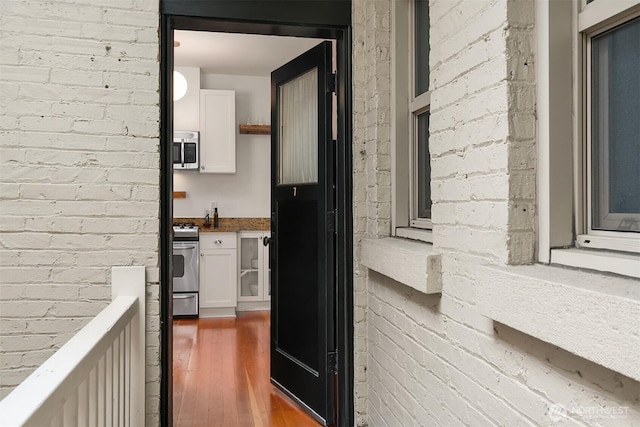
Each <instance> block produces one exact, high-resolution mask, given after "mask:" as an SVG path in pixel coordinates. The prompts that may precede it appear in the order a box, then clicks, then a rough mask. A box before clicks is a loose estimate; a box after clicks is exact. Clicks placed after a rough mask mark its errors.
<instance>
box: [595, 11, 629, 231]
mask: <svg viewBox="0 0 640 427" xmlns="http://www.w3.org/2000/svg"><path fill="white" fill-rule="evenodd" d="M591 57H592V64H591V73H592V81H591V144H592V145H591V150H592V151H591V153H592V160H591V183H592V187H591V195H592V206H591V209H592V210H591V213H592V220H591V226H592V228H594V229H600V230H612V231H640V226H639V225H640V71H639V70H640V18H636V19H634V20H632V21H630V22H627V23H625V24H623V25H620V26H618V27H616V28H614V29H612V30H610V31H607V32H606V33H603V34H601V35H598V36H596V37H594V38H593V39H592V51H591Z"/></svg>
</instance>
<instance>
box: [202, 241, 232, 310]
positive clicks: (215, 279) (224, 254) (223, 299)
mask: <svg viewBox="0 0 640 427" xmlns="http://www.w3.org/2000/svg"><path fill="white" fill-rule="evenodd" d="M236 240H237V239H236V233H200V317H226V316H234V315H235V308H236V305H237V301H238V296H237V295H238V294H237V283H238V267H237V259H238V258H237V257H238V255H237V251H236V248H237V241H236Z"/></svg>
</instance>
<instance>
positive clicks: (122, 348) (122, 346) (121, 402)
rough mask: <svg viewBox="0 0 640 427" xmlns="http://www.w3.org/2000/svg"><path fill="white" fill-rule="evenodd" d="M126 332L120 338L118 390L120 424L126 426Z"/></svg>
mask: <svg viewBox="0 0 640 427" xmlns="http://www.w3.org/2000/svg"><path fill="white" fill-rule="evenodd" d="M124 334H125V330H123V331H122V332H121V333H120V336H119V337H118V340H119V341H120V369H119V370H118V376H119V377H120V379H119V381H118V382H119V383H120V391H119V392H118V408H119V411H118V415H119V419H118V425H120V426H122V427H124V386H125V384H124V370H125V360H124V352H125V351H126V348H125V343H124V338H125V337H124Z"/></svg>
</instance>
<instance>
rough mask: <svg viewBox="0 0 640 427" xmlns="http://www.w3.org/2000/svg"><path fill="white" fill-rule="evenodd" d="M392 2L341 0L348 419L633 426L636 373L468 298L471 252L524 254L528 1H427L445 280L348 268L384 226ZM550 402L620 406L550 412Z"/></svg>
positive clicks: (637, 410) (529, 182)
mask: <svg viewBox="0 0 640 427" xmlns="http://www.w3.org/2000/svg"><path fill="white" fill-rule="evenodd" d="M394 1H395V0H388V1H367V0H362V1H358V0H355V1H354V3H353V11H354V93H355V99H354V139H355V141H354V159H353V161H354V183H355V188H354V212H355V217H354V229H355V230H356V236H355V240H354V242H355V255H356V259H355V260H354V264H355V267H356V277H355V282H356V301H358V306H357V307H356V313H357V315H356V319H357V323H356V330H355V333H356V343H357V344H356V346H357V352H356V391H357V393H358V395H357V396H358V397H359V398H358V399H356V404H357V407H356V411H357V414H358V420H357V422H358V424H364V423H367V424H368V425H369V426H375V427H379V426H417V425H426V426H434V425H438V426H452V425H467V426H480V425H556V424H559V425H610V426H628V425H637V420H638V419H640V384H639V383H638V382H636V381H634V380H632V379H629V378H626V377H623V376H621V375H620V374H617V373H615V372H612V371H610V370H608V369H606V368H604V367H601V366H598V365H596V364H594V363H592V362H589V361H586V360H584V359H581V358H579V357H576V356H574V355H572V354H570V353H568V352H566V351H564V350H560V349H558V348H556V347H554V346H552V345H550V344H547V343H544V342H541V341H539V340H537V339H535V338H532V337H530V336H527V335H525V334H523V333H520V332H518V331H516V330H513V329H510V328H508V327H506V326H503V325H500V324H497V323H494V322H493V321H491V320H490V319H488V318H486V317H484V316H483V315H482V314H481V312H480V310H479V308H478V306H477V303H476V301H477V295H479V294H480V293H481V292H482V288H483V283H482V282H480V281H479V279H478V278H477V277H476V269H477V266H478V265H481V264H487V263H498V264H521V263H529V262H532V261H533V254H534V247H535V235H534V224H535V214H536V213H535V208H536V206H535V197H536V189H535V165H536V146H535V142H536V141H535V115H534V109H535V98H534V97H535V81H534V57H533V47H532V45H533V25H534V22H533V17H534V10H533V6H534V2H533V1H529V0H476V1H469V2H466V1H465V2H456V1H452V0H431V1H430V19H431V32H430V40H431V53H430V55H431V57H430V61H431V89H432V91H433V92H432V95H431V121H430V127H431V128H430V132H431V134H430V149H431V166H432V198H433V202H434V204H433V222H434V230H433V235H434V245H433V246H434V250H436V251H437V252H440V253H442V255H443V257H442V272H443V276H442V281H443V291H442V294H441V295H424V294H421V293H419V292H417V291H415V290H413V289H411V288H409V287H407V286H405V285H403V284H400V283H398V282H395V281H394V280H392V279H390V278H388V277H386V276H384V275H381V274H379V273H376V272H375V271H370V270H367V269H366V268H364V267H361V266H360V265H359V259H360V257H359V242H360V239H361V238H362V237H364V236H367V237H385V236H388V235H389V231H390V230H389V222H388V220H389V217H388V216H387V215H388V210H385V209H384V208H383V204H384V203H385V202H386V201H387V200H389V198H388V197H389V195H390V185H389V182H390V179H393V178H392V177H391V176H390V166H389V164H388V163H387V162H386V161H385V160H386V157H385V156H387V154H388V152H389V144H390V137H389V133H388V132H387V129H389V126H390V117H391V114H390V113H389V106H390V105H391V94H390V93H389V92H388V90H389V87H390V84H389V79H390V70H391V63H390V60H389V57H388V56H387V55H386V54H384V55H383V54H382V52H386V49H387V48H388V46H389V44H388V43H389V41H390V38H389V34H388V33H387V31H388V28H389V27H388V25H385V23H387V22H389V20H388V18H387V17H388V15H389V11H390V9H391V7H392V4H393V2H394ZM378 46H379V47H378ZM387 267H388V266H387ZM594 279H595V276H594ZM363 292H364V293H365V295H366V301H365V302H364V303H363V302H362V300H361V299H360V300H358V298H361V297H362V293H363ZM517 309H518V308H517V307H514V310H517ZM362 323H364V327H363V326H362ZM362 352H365V353H366V358H365V359H364V360H363V357H362ZM363 371H364V378H365V379H364V382H363V380H362V376H361V375H362V374H363ZM363 385H364V387H365V388H366V389H365V390H364V391H362V390H361V387H363ZM362 397H364V399H365V403H364V404H363V402H362ZM553 405H563V406H564V407H566V408H567V409H569V410H579V409H580V408H620V410H622V411H625V414H624V417H621V418H606V417H604V418H603V417H600V418H598V417H590V416H589V414H585V413H583V414H582V415H581V414H570V415H569V417H568V418H567V419H565V420H564V421H562V422H560V423H557V422H556V420H555V419H553V418H551V417H550V408H551V407H552V406H553Z"/></svg>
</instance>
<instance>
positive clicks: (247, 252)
mask: <svg viewBox="0 0 640 427" xmlns="http://www.w3.org/2000/svg"><path fill="white" fill-rule="evenodd" d="M268 235H269V232H266V231H260V232H258V231H241V232H240V233H238V311H246V310H268V309H269V308H270V302H269V301H270V299H271V280H270V271H269V247H268V246H267V247H265V246H264V245H263V243H262V239H263V238H264V237H265V236H268Z"/></svg>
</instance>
